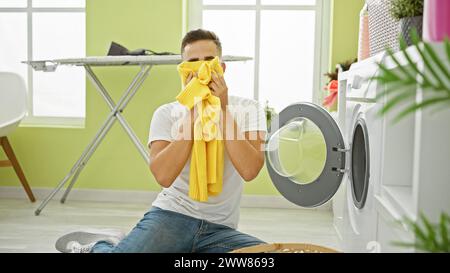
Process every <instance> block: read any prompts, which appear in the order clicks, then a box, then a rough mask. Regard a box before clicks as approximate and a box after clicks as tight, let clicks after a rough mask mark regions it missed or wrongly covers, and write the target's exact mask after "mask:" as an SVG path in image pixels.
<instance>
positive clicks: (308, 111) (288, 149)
mask: <svg viewBox="0 0 450 273" xmlns="http://www.w3.org/2000/svg"><path fill="white" fill-rule="evenodd" d="M271 128H272V131H271V133H270V134H269V137H268V141H267V144H266V159H267V164H266V165H267V169H268V171H269V175H270V177H271V179H272V182H273V183H274V185H275V187H276V188H277V190H278V191H279V192H280V193H281V194H282V195H283V196H284V197H285V198H286V199H288V200H289V201H291V202H293V203H295V204H297V205H299V206H303V207H315V206H319V205H321V204H323V203H325V202H327V201H328V200H329V199H330V198H331V197H332V196H333V195H334V194H335V193H336V191H337V189H338V188H339V185H340V183H341V181H342V177H343V174H344V172H345V170H344V168H345V155H346V153H345V145H344V140H343V137H342V134H341V132H340V130H339V127H338V125H337V124H336V122H335V121H334V119H333V118H332V117H331V116H330V114H329V113H328V112H327V111H326V110H325V109H323V108H322V107H320V106H318V105H315V104H312V103H299V104H293V105H290V106H288V107H286V108H285V109H284V110H283V111H281V112H280V114H279V115H278V120H274V121H273V122H272V124H271ZM277 128H279V129H277Z"/></svg>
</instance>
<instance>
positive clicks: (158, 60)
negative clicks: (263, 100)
mask: <svg viewBox="0 0 450 273" xmlns="http://www.w3.org/2000/svg"><path fill="white" fill-rule="evenodd" d="M251 59H252V58H250V57H243V56H229V55H226V56H223V58H222V60H223V61H224V62H232V61H247V60H251ZM181 62H182V58H181V55H146V56H102V57H86V58H76V59H55V60H40V61H26V62H24V63H26V64H28V65H30V66H32V67H33V69H34V70H35V71H45V72H54V71H55V70H56V69H57V67H58V66H60V65H71V66H82V67H84V69H85V70H86V72H87V76H88V78H89V80H90V81H91V82H92V84H93V85H94V87H95V88H96V89H97V91H98V92H99V93H100V95H101V96H102V98H103V99H104V100H105V102H106V104H107V105H108V107H109V108H110V110H111V112H110V113H109V115H108V116H107V118H106V120H105V121H104V122H103V124H102V125H101V127H100V129H99V130H98V131H97V133H96V134H95V136H94V138H93V139H92V141H91V142H90V143H89V144H88V146H87V147H86V148H85V150H84V151H83V153H82V154H81V156H80V158H79V159H78V160H77V161H76V162H75V164H74V165H73V167H72V169H71V170H70V171H69V173H68V174H67V175H66V176H65V177H64V178H63V179H62V180H61V182H60V183H59V184H58V185H57V186H56V187H55V189H53V191H52V192H51V193H50V194H49V195H48V196H47V197H46V198H45V200H44V201H43V202H42V203H41V205H40V206H39V207H38V208H37V209H36V211H35V215H36V216H37V215H39V214H40V213H41V211H42V210H43V209H44V207H45V206H46V205H47V203H48V202H49V201H50V200H51V199H52V198H53V197H54V196H55V195H56V193H58V192H59V191H60V190H61V188H62V187H63V186H64V185H65V184H66V183H67V181H69V179H70V178H72V180H71V181H70V184H69V186H68V187H67V188H66V191H65V192H64V195H63V196H62V198H61V203H64V202H65V201H66V199H67V196H68V195H69V193H70V191H71V189H72V187H73V185H74V184H75V182H76V180H77V178H78V176H79V175H80V173H81V171H82V170H83V168H84V167H85V166H86V164H87V162H88V160H89V158H90V157H91V156H92V154H93V153H94V152H95V150H96V149H97V147H98V146H99V144H100V143H101V141H102V140H103V138H104V137H105V136H106V134H107V133H108V132H109V130H110V129H111V127H112V125H113V124H114V122H115V121H116V120H118V121H119V123H120V125H121V126H122V128H123V129H124V130H125V132H126V133H127V135H128V137H129V138H130V139H131V141H132V142H133V144H134V145H135V146H136V148H137V150H138V151H139V153H140V155H141V156H142V158H143V159H144V160H145V162H146V163H147V165H148V164H149V162H150V159H149V155H148V152H147V149H146V148H145V147H144V145H143V144H142V143H141V142H140V140H139V138H138V137H137V136H136V134H135V133H134V132H133V130H132V129H131V127H130V125H129V124H128V123H127V121H126V120H125V118H124V117H123V116H122V112H123V110H124V109H125V107H126V106H127V105H128V103H129V102H130V100H131V99H132V98H133V96H134V95H135V94H136V92H137V91H138V89H139V88H140V86H141V85H142V83H143V82H144V81H145V79H146V78H147V77H148V75H149V72H150V70H151V68H152V67H153V66H155V65H176V64H179V63H181ZM94 66H119V67H125V66H140V70H139V72H138V73H137V74H136V76H135V77H134V78H133V80H132V81H131V83H130V85H129V86H128V88H127V89H125V90H124V91H123V94H122V96H121V97H120V99H119V101H118V102H117V104H116V103H115V102H114V101H113V99H112V98H111V96H110V95H109V93H108V90H106V88H105V86H104V85H103V84H102V83H101V82H100V80H99V79H98V77H97V76H96V74H95V73H94V71H93V70H92V67H94Z"/></svg>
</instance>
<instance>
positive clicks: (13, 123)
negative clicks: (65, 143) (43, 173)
mask: <svg viewBox="0 0 450 273" xmlns="http://www.w3.org/2000/svg"><path fill="white" fill-rule="evenodd" d="M26 106H27V90H26V87H25V82H24V81H23V79H22V78H21V77H20V75H18V74H15V73H10V72H0V146H2V148H3V150H4V151H5V154H6V156H7V157H8V160H0V167H13V168H14V171H15V172H16V174H17V176H18V177H19V180H20V182H21V183H22V186H23V188H24V189H25V192H26V193H27V195H28V198H29V199H30V201H31V202H34V201H35V200H36V199H35V198H34V195H33V192H32V191H31V188H30V186H29V185H28V182H27V180H26V178H25V175H24V173H23V171H22V168H21V167H20V165H19V162H18V161H17V158H16V156H15V154H14V151H13V149H12V147H11V145H10V143H9V141H8V138H7V135H8V134H10V133H11V132H13V131H14V130H15V129H16V128H17V126H19V123H20V122H21V121H22V119H23V118H24V117H25V115H26V111H27V107H26Z"/></svg>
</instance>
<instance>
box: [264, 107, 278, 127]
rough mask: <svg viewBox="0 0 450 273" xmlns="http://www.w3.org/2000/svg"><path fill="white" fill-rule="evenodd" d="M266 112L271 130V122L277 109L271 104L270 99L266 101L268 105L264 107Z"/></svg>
mask: <svg viewBox="0 0 450 273" xmlns="http://www.w3.org/2000/svg"><path fill="white" fill-rule="evenodd" d="M264 111H265V113H266V122H267V130H268V131H269V132H270V124H271V123H272V120H273V118H274V117H275V116H276V115H277V113H276V112H275V109H274V108H272V107H270V106H269V101H266V106H265V107H264Z"/></svg>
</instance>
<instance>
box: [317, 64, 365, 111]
mask: <svg viewBox="0 0 450 273" xmlns="http://www.w3.org/2000/svg"><path fill="white" fill-rule="evenodd" d="M356 61H357V59H352V60H348V61H345V62H342V63H339V64H337V65H336V69H335V70H334V71H333V72H329V73H326V74H325V76H327V77H328V83H327V85H326V86H325V88H324V90H325V91H328V95H327V96H326V97H325V99H324V100H323V102H322V105H323V106H324V107H325V108H326V109H327V110H328V111H329V112H334V111H337V98H338V96H337V94H338V74H339V71H342V72H344V71H347V70H349V69H350V66H351V65H352V64H353V63H355V62H356Z"/></svg>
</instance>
